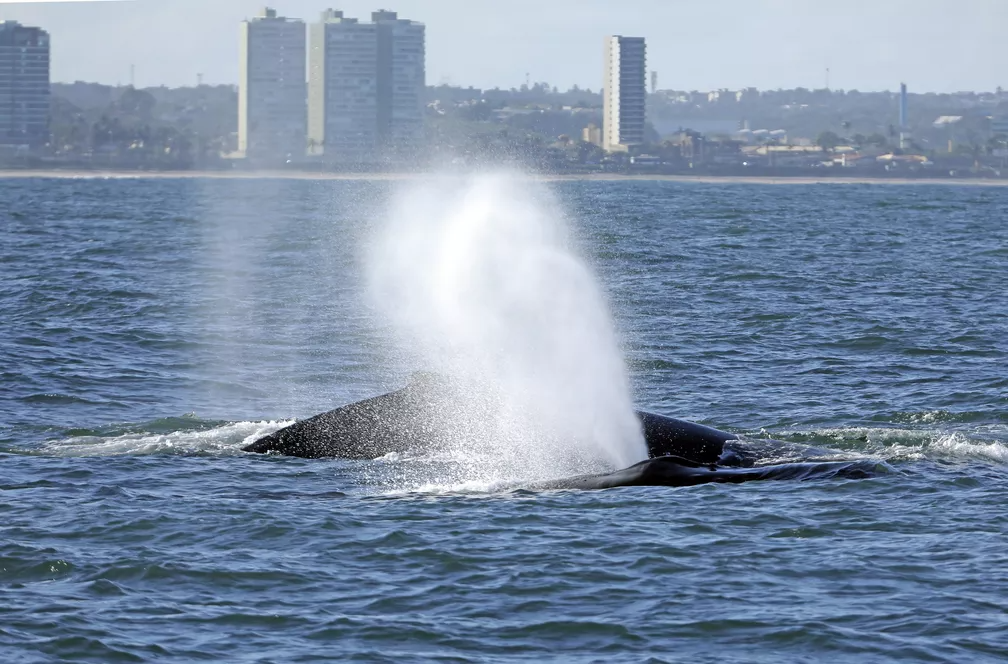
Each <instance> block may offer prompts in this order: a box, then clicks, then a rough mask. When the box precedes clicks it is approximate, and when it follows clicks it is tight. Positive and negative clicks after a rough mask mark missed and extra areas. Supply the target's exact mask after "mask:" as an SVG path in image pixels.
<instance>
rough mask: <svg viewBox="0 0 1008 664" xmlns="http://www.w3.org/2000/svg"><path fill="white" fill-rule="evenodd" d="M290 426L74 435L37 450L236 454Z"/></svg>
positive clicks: (279, 423) (266, 424)
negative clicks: (266, 436) (116, 434)
mask: <svg viewBox="0 0 1008 664" xmlns="http://www.w3.org/2000/svg"><path fill="white" fill-rule="evenodd" d="M293 423H294V420H288V421H267V420H263V421H259V422H231V423H228V424H224V425H221V426H218V427H214V428H211V429H205V430H202V431H198V430H188V431H173V432H170V433H128V434H122V435H118V436H74V437H71V438H66V439H64V440H58V441H51V442H49V443H47V444H46V445H45V446H44V447H43V448H42V449H41V450H40V451H41V452H42V453H44V454H52V455H56V456H79V457H88V456H123V455H143V454H165V453H176V454H193V453H199V452H237V451H238V450H240V449H241V448H242V447H244V446H245V445H248V444H249V443H252V442H253V441H255V440H256V439H258V438H260V437H261V436H265V435H268V434H270V433H273V432H274V431H277V430H278V429H281V428H283V427H285V426H287V425H289V424H293Z"/></svg>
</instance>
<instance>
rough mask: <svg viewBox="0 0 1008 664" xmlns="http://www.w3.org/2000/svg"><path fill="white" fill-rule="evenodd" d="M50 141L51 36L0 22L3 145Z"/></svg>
mask: <svg viewBox="0 0 1008 664" xmlns="http://www.w3.org/2000/svg"><path fill="white" fill-rule="evenodd" d="M48 140H49V33H48V32H46V31H45V30H43V29H42V28H31V27H28V26H24V25H21V24H20V23H18V22H17V21H2V22H0V145H3V146H17V147H22V146H26V147H28V148H39V147H41V146H43V145H45V144H46V142H48Z"/></svg>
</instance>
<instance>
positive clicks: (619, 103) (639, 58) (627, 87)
mask: <svg viewBox="0 0 1008 664" xmlns="http://www.w3.org/2000/svg"><path fill="white" fill-rule="evenodd" d="M604 67H605V70H604V73H603V82H602V147H603V148H604V149H605V150H607V151H609V152H615V151H624V152H625V151H626V150H627V149H628V148H629V147H630V146H632V145H639V144H641V143H643V142H644V122H645V120H646V114H647V112H646V98H645V97H646V91H647V87H646V80H647V73H646V72H647V53H646V47H645V45H644V38H643V37H622V36H619V35H614V36H610V37H606V38H605V65H604Z"/></svg>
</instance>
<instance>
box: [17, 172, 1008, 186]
mask: <svg viewBox="0 0 1008 664" xmlns="http://www.w3.org/2000/svg"><path fill="white" fill-rule="evenodd" d="M431 175H432V173H429V172H427V173H407V172H398V173H309V172H302V171H200V170H192V171H126V170H107V171H98V170H95V171H91V170H69V169H68V170H59V169H38V170H34V169H26V170H0V180H26V179H33V178H39V179H58V180H106V179H107V180H130V179H135V180H198V179H210V180H317V181H338V180H347V181H360V180H386V181H402V180H415V179H420V178H424V177H429V176H431ZM449 175H450V174H449ZM529 177H531V178H534V179H536V180H539V181H543V182H565V181H586V182H591V181H597V182H634V181H636V182H682V183H699V184H764V185H766V184H772V185H782V184H796V185H813V184H855V185H948V186H971V187H1008V179H999V180H994V179H985V178H900V177H894V178H876V177H863V176H862V177H844V176H835V177H833V176H831V177H815V176H811V175H810V176H805V175H796V176H784V177H781V176H771V175H672V174H669V175H663V174H650V173H633V174H627V173H570V174H564V173H560V174H531V175H530V176H529Z"/></svg>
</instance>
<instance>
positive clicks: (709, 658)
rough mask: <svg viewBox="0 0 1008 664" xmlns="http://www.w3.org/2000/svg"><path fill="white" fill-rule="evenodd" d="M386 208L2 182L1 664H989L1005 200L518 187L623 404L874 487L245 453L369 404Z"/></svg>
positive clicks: (323, 189)
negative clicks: (548, 484) (673, 481)
mask: <svg viewBox="0 0 1008 664" xmlns="http://www.w3.org/2000/svg"><path fill="white" fill-rule="evenodd" d="M398 186H401V184H399V183H396V182H394V181H367V180H361V181H326V182H318V181H310V180H303V181H299V180H280V179H255V180H252V179H234V180H228V179H198V178H190V179H142V178H141V179H129V178H126V179H101V178H97V179H95V178H91V179H44V178H38V179H30V178H29V179H0V661H3V662H11V663H15V662H49V661H75V662H141V661H154V660H156V661H162V662H188V661H228V662H309V661H358V662H409V661H445V662H448V661H451V662H465V661H487V662H494V661H525V662H539V661H571V662H623V661H626V662H642V661H652V662H672V661H690V662H785V661H786V662H819V661H830V662H868V661H870V662H888V661H923V662H994V661H1005V660H1006V659H1008V188H981V187H969V186H953V185H949V186H944V185H920V186H918V185H907V186H894V185H854V184H826V185H811V184H802V185H758V184H732V183H725V184H709V183H708V184H701V183H670V182H648V181H626V182H556V183H552V184H550V185H549V186H550V188H551V189H552V190H553V191H554V192H555V195H556V196H557V197H558V198H559V200H560V201H561V203H562V206H563V208H564V210H566V213H567V215H568V217H569V218H570V220H571V223H572V224H573V227H574V228H575V230H576V236H577V238H578V241H579V243H580V245H579V246H580V247H581V248H582V249H581V250H582V252H583V254H584V256H585V259H586V260H587V261H588V262H589V264H590V265H591V266H592V269H593V270H594V271H595V273H596V274H597V275H598V278H599V280H600V282H601V284H602V286H603V288H604V291H605V293H606V296H607V297H608V298H609V302H610V305H611V309H612V312H613V316H614V319H615V324H616V327H617V329H618V331H619V335H620V339H621V343H622V350H623V352H624V354H625V358H626V362H627V365H628V368H629V372H630V377H631V382H632V385H633V390H634V393H633V399H634V403H635V404H636V405H637V406H639V407H641V408H646V409H650V410H654V411H657V412H661V413H664V414H668V415H672V416H676V417H681V418H685V419H691V420H695V421H699V422H703V423H706V424H709V425H712V426H716V427H719V428H723V429H727V430H730V431H733V432H735V433H738V434H740V435H741V436H743V438H745V439H746V440H748V441H751V442H753V443H754V444H756V443H758V442H759V441H760V440H762V439H765V438H773V439H778V440H781V441H784V442H785V443H787V444H788V445H787V446H786V449H785V452H784V453H782V454H783V456H782V458H785V457H787V458H791V457H793V458H802V457H803V455H805V454H807V452H804V451H803V450H807V449H813V448H814V449H818V450H820V451H819V452H817V454H819V455H820V456H821V455H822V454H823V452H822V450H826V451H827V452H826V453H827V454H828V455H829V457H830V458H838V459H840V458H843V459H846V458H853V459H868V460H874V461H875V462H877V463H876V468H877V469H878V472H877V473H876V474H875V475H874V476H873V477H869V478H865V479H829V480H815V481H778V482H752V483H747V484H742V485H732V486H727V485H707V486H699V487H693V488H660V487H657V488H656V487H646V488H621V489H611V490H605V491H587V492H577V491H552V492H551V491H546V492H534V491H529V490H524V489H522V488H521V487H501V486H495V485H493V484H480V483H479V482H472V483H463V484H461V485H447V486H439V485H436V484H434V485H432V484H429V483H428V484H424V483H423V482H417V481H411V469H412V468H413V466H411V465H410V464H411V463H415V462H414V461H411V460H408V459H405V460H404V459H395V458H390V459H382V460H377V461H370V462H348V461H340V460H302V459H293V458H281V457H275V456H274V457H261V456H256V455H249V454H245V453H243V452H241V451H240V447H241V446H242V445H244V444H246V443H248V442H251V441H252V440H254V439H255V438H256V437H257V436H259V435H262V434H265V433H268V432H271V431H274V430H276V429H277V428H279V427H280V426H283V425H284V424H286V423H290V422H291V421H293V420H294V419H296V418H303V417H306V416H309V415H312V414H315V413H318V412H322V411H323V410H328V409H329V408H332V407H335V406H336V405H340V404H343V403H347V402H349V401H352V400H356V399H360V398H364V397H367V396H372V395H375V394H379V393H381V392H383V391H386V390H389V389H394V388H397V387H399V386H401V384H402V381H403V380H404V373H403V367H402V363H401V362H400V361H399V359H397V358H398V356H397V353H396V350H395V349H394V348H390V344H389V337H388V331H387V330H386V329H385V328H384V327H383V324H382V323H381V321H379V320H377V319H376V317H375V315H374V312H373V310H372V308H370V306H369V304H368V299H367V298H366V297H365V296H364V290H365V287H364V282H363V279H362V276H361V275H362V267H361V266H362V255H363V249H362V243H364V242H365V238H366V237H367V236H368V229H371V228H374V225H375V223H377V221H376V220H379V219H380V218H381V215H382V213H383V212H382V210H383V209H384V206H385V204H386V203H387V201H388V200H389V197H390V196H391V195H392V194H393V192H394V190H395V189H396V187H398ZM530 444H534V441H530Z"/></svg>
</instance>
